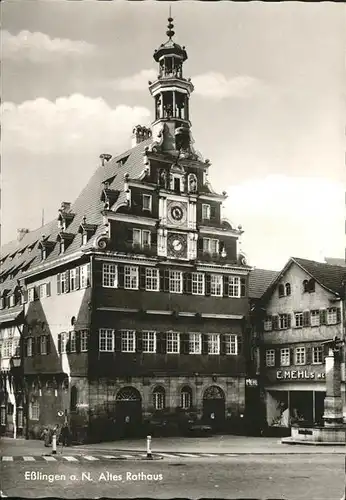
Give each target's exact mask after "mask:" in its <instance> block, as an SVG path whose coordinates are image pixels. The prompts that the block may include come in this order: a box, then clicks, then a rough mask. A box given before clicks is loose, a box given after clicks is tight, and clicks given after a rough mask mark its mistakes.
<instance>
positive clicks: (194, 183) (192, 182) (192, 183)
mask: <svg viewBox="0 0 346 500" xmlns="http://www.w3.org/2000/svg"><path fill="white" fill-rule="evenodd" d="M189 191H190V193H195V192H196V191H197V179H196V176H195V175H190V176H189Z"/></svg>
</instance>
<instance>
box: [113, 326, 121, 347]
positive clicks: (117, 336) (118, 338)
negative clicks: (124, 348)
mask: <svg viewBox="0 0 346 500" xmlns="http://www.w3.org/2000/svg"><path fill="white" fill-rule="evenodd" d="M114 335H115V352H121V332H119V331H118V330H117V331H115V334H114Z"/></svg>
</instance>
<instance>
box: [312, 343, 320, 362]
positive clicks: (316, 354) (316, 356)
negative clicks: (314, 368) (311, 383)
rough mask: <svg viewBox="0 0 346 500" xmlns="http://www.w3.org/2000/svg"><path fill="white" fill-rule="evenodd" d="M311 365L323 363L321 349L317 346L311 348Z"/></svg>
mask: <svg viewBox="0 0 346 500" xmlns="http://www.w3.org/2000/svg"><path fill="white" fill-rule="evenodd" d="M312 363H313V364H314V365H320V364H321V363H323V347H322V346H320V345H318V346H314V347H313V348H312Z"/></svg>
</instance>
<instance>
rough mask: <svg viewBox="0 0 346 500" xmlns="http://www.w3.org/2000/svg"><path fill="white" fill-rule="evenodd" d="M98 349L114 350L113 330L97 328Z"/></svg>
mask: <svg viewBox="0 0 346 500" xmlns="http://www.w3.org/2000/svg"><path fill="white" fill-rule="evenodd" d="M99 351H100V352H113V351H114V330H111V329H110V328H100V330H99Z"/></svg>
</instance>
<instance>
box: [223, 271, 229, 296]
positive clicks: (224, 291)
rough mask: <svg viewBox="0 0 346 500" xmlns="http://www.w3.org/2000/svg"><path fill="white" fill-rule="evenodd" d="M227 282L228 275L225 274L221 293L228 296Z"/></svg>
mask: <svg viewBox="0 0 346 500" xmlns="http://www.w3.org/2000/svg"><path fill="white" fill-rule="evenodd" d="M228 284H229V276H227V275H225V276H224V277H223V295H224V297H228V292H229V289H228V288H229V287H228Z"/></svg>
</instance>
